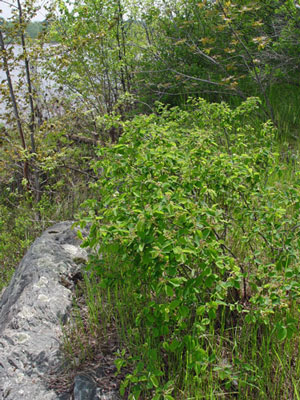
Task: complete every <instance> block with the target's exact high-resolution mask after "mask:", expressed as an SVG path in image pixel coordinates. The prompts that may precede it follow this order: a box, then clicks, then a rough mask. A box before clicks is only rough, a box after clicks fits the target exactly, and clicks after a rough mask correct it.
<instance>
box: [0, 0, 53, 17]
mask: <svg viewBox="0 0 300 400" xmlns="http://www.w3.org/2000/svg"><path fill="white" fill-rule="evenodd" d="M47 3H49V0H39V1H37V4H40V5H41V9H40V10H39V11H38V12H37V15H36V17H34V18H33V21H43V20H44V19H45V16H46V11H45V9H44V8H43V4H47ZM9 4H14V5H16V4H17V2H16V0H0V10H1V12H0V17H3V18H5V19H6V18H9V17H10V16H11V8H10V6H9ZM21 4H22V1H21Z"/></svg>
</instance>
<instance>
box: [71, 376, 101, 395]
mask: <svg viewBox="0 0 300 400" xmlns="http://www.w3.org/2000/svg"><path fill="white" fill-rule="evenodd" d="M96 399H98V396H97V385H96V383H95V381H94V380H93V379H92V378H91V377H90V376H87V375H83V374H80V375H77V376H76V377H75V381H74V400H96Z"/></svg>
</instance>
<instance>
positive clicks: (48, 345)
mask: <svg viewBox="0 0 300 400" xmlns="http://www.w3.org/2000/svg"><path fill="white" fill-rule="evenodd" d="M71 226H72V222H62V223H59V224H56V225H54V226H53V227H51V228H49V229H47V230H46V231H45V232H44V233H43V235H42V236H41V237H40V238H38V239H37V240H36V241H35V242H34V243H33V245H32V246H31V247H30V249H29V250H28V252H27V254H26V255H25V257H24V258H23V260H22V262H21V263H20V265H19V266H18V268H17V269H16V271H15V274H14V276H13V278H12V280H11V282H10V284H9V286H8V287H7V288H6V290H5V291H4V293H3V295H2V297H1V299H0V400H2V399H7V400H33V399H34V400H54V399H55V400H59V399H61V400H62V399H64V400H70V399H74V400H94V399H95V400H96V399H102V400H113V399H117V398H118V396H117V394H116V393H115V392H111V391H109V390H108V391H107V392H106V391H105V388H99V387H97V384H96V381H95V380H94V379H93V375H92V374H91V375H87V374H85V373H82V374H78V375H77V376H76V377H75V381H74V384H73V386H72V390H71V391H70V393H65V394H63V395H61V394H58V393H56V392H55V391H54V390H53V389H50V388H49V386H48V384H47V382H48V381H47V377H48V375H49V373H50V372H51V373H53V371H59V370H60V368H61V365H62V356H61V351H60V348H61V337H62V324H63V323H65V322H66V321H67V319H68V315H69V313H70V310H71V305H72V289H73V287H74V284H75V282H76V280H77V279H78V276H80V269H81V267H82V263H83V262H84V261H85V260H87V252H86V251H85V250H84V249H82V248H80V241H79V240H78V238H77V234H76V231H74V230H72V229H71Z"/></svg>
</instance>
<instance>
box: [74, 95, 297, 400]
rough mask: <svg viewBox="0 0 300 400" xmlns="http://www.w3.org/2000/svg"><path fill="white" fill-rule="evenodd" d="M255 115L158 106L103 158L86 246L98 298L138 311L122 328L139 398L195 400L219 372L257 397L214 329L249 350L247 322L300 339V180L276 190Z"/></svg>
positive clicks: (247, 369) (247, 370) (272, 161)
mask: <svg viewBox="0 0 300 400" xmlns="http://www.w3.org/2000/svg"><path fill="white" fill-rule="evenodd" d="M257 107H259V103H258V101H257V100H256V99H251V98H250V99H248V100H247V101H246V102H244V103H242V104H241V105H240V106H239V107H237V108H236V109H234V110H231V109H230V108H229V107H228V106H227V105H226V104H224V103H222V104H209V103H207V102H205V101H204V100H201V99H200V100H190V102H189V105H188V106H187V108H186V110H180V109H179V108H178V107H177V108H172V109H168V108H165V107H163V106H162V105H158V108H157V114H156V115H155V114H151V115H149V116H137V117H135V118H134V119H133V120H132V121H130V122H125V123H123V129H124V134H123V136H122V137H121V138H120V140H119V142H118V144H116V145H112V146H108V147H105V148H103V149H101V150H99V152H98V156H99V157H100V158H101V160H100V161H97V162H95V163H94V169H95V172H97V171H101V177H100V179H99V181H98V182H97V183H96V184H95V188H96V189H98V190H99V199H98V200H96V199H91V200H88V201H87V202H86V207H87V210H88V215H86V217H82V221H81V224H82V225H84V224H85V223H86V222H92V227H91V231H90V235H89V237H88V238H87V239H86V241H85V244H84V245H85V246H90V247H92V248H94V250H95V251H96V253H97V254H98V256H97V255H96V256H95V258H94V262H92V264H91V268H92V269H93V270H94V271H95V272H96V273H97V274H98V275H99V280H100V288H102V289H105V290H106V291H108V292H109V293H112V294H113V297H114V302H115V304H116V305H117V310H119V309H120V310H125V309H126V307H130V315H129V316H128V319H129V321H130V323H129V326H127V331H125V330H124V326H123V328H122V327H120V330H121V331H122V332H123V335H124V337H125V343H126V345H125V346H126V347H127V348H129V352H130V354H131V358H130V357H129V358H128V359H126V357H125V358H124V354H125V353H123V357H121V358H120V360H119V361H117V366H118V367H119V369H120V368H121V366H122V365H124V363H125V364H126V365H132V368H133V370H132V371H133V372H132V373H130V374H128V375H127V377H126V379H125V381H124V383H123V386H122V388H121V392H122V393H123V394H124V393H125V392H126V390H128V387H129V388H130V389H129V391H130V393H131V395H130V396H131V397H129V398H131V399H137V398H139V395H140V394H141V393H142V392H145V391H148V392H149V391H150V392H151V393H152V395H153V397H152V398H155V399H171V398H172V393H173V391H174V393H175V394H176V393H177V395H178V390H183V391H184V390H188V388H189V387H190V389H191V390H192V395H195V393H196V392H197V390H200V388H202V389H204V388H208V387H209V386H207V385H208V381H209V378H208V377H209V376H210V374H213V375H214V376H217V382H218V384H219V386H222V382H226V385H225V386H226V388H227V389H228V390H229V388H230V386H231V385H232V384H233V383H234V382H237V383H236V384H237V385H238V387H239V390H240V391H241V393H242V392H243V393H244V394H245V395H246V394H249V393H252V391H253V393H255V390H256V389H255V387H254V386H253V383H254V382H255V374H256V373H257V369H256V366H255V364H251V362H250V364H248V361H246V360H247V355H246V354H244V355H243V357H242V356H241V353H240V351H241V349H240V348H238V349H237V351H233V349H231V350H230V354H231V355H228V356H227V357H229V358H230V359H228V363H226V365H225V366H224V365H220V360H218V357H220V354H218V353H217V350H216V349H217V348H218V346H214V345H213V341H214V340H215V339H213V338H214V337H215V336H214V333H216V332H218V331H219V334H224V335H225V332H226V335H227V340H229V341H236V340H240V339H238V338H237V337H236V335H235V334H234V329H235V328H234V327H236V326H238V325H239V324H241V326H243V323H245V324H247V326H248V328H247V329H249V330H250V331H251V332H255V331H256V330H257V329H259V330H262V332H263V331H264V330H265V331H268V330H269V335H271V336H272V337H274V338H275V339H274V340H275V342H276V340H278V341H284V340H285V339H286V338H289V339H291V338H292V337H293V334H294V333H295V332H296V331H297V327H298V323H297V320H296V319H295V318H293V316H292V311H291V310H293V308H294V304H295V302H297V301H298V299H299V293H300V291H299V289H300V288H299V278H300V276H299V274H300V270H299V241H298V229H299V213H298V212H297V210H299V205H300V203H299V181H298V179H299V177H297V179H296V180H295V182H294V184H292V185H291V184H290V183H289V184H288V185H284V184H282V185H281V186H279V185H278V184H277V183H275V184H274V183H272V177H274V176H275V175H276V176H277V175H278V174H280V168H279V167H278V155H277V154H276V153H275V152H274V151H273V150H272V143H273V140H274V131H273V128H272V126H271V124H270V123H266V124H261V125H260V127H259V128H257V127H256V126H255V124H256V122H255V123H254V121H255V120H253V119H252V117H251V115H252V114H253V112H254V111H255V110H256V108H257ZM106 296H107V293H106ZM121 313H122V311H121V312H120V315H121ZM120 318H121V321H122V320H123V318H124V316H123V318H122V317H120ZM120 324H121V326H122V322H120ZM273 324H274V325H273ZM125 325H126V324H125ZM272 326H274V327H273V328H272ZM124 331H125V332H124ZM228 332H231V333H228ZM243 337H244V336H243V335H242V338H243ZM276 337H277V339H276ZM210 338H211V339H210ZM220 340H221V339H220ZM224 340H225V339H224ZM224 346H225V345H224ZM225 347H226V346H225ZM239 356H241V360H242V361H239V362H238V358H239ZM138 360H139V362H138ZM256 361H257V360H256ZM227 364H228V365H227ZM258 380H259V379H258ZM234 384H235V383H234ZM261 390H265V389H263V388H261ZM195 391H196V392H195ZM244 398H246V397H244Z"/></svg>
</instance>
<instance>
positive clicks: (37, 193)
mask: <svg viewBox="0 0 300 400" xmlns="http://www.w3.org/2000/svg"><path fill="white" fill-rule="evenodd" d="M17 3H18V11H19V24H20V37H21V43H22V49H23V57H24V62H25V72H26V80H27V89H28V97H29V107H30V124H29V130H30V141H31V151H32V153H33V154H36V144H35V131H36V121H35V109H34V101H33V91H32V83H31V76H30V65H29V59H28V56H27V49H26V43H25V36H24V30H23V25H24V19H23V11H22V7H21V3H20V0H17ZM32 159H33V162H35V156H33V158H32ZM33 175H34V191H35V200H36V202H39V201H40V199H41V187H40V177H39V171H38V169H37V167H36V166H34V171H33Z"/></svg>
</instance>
